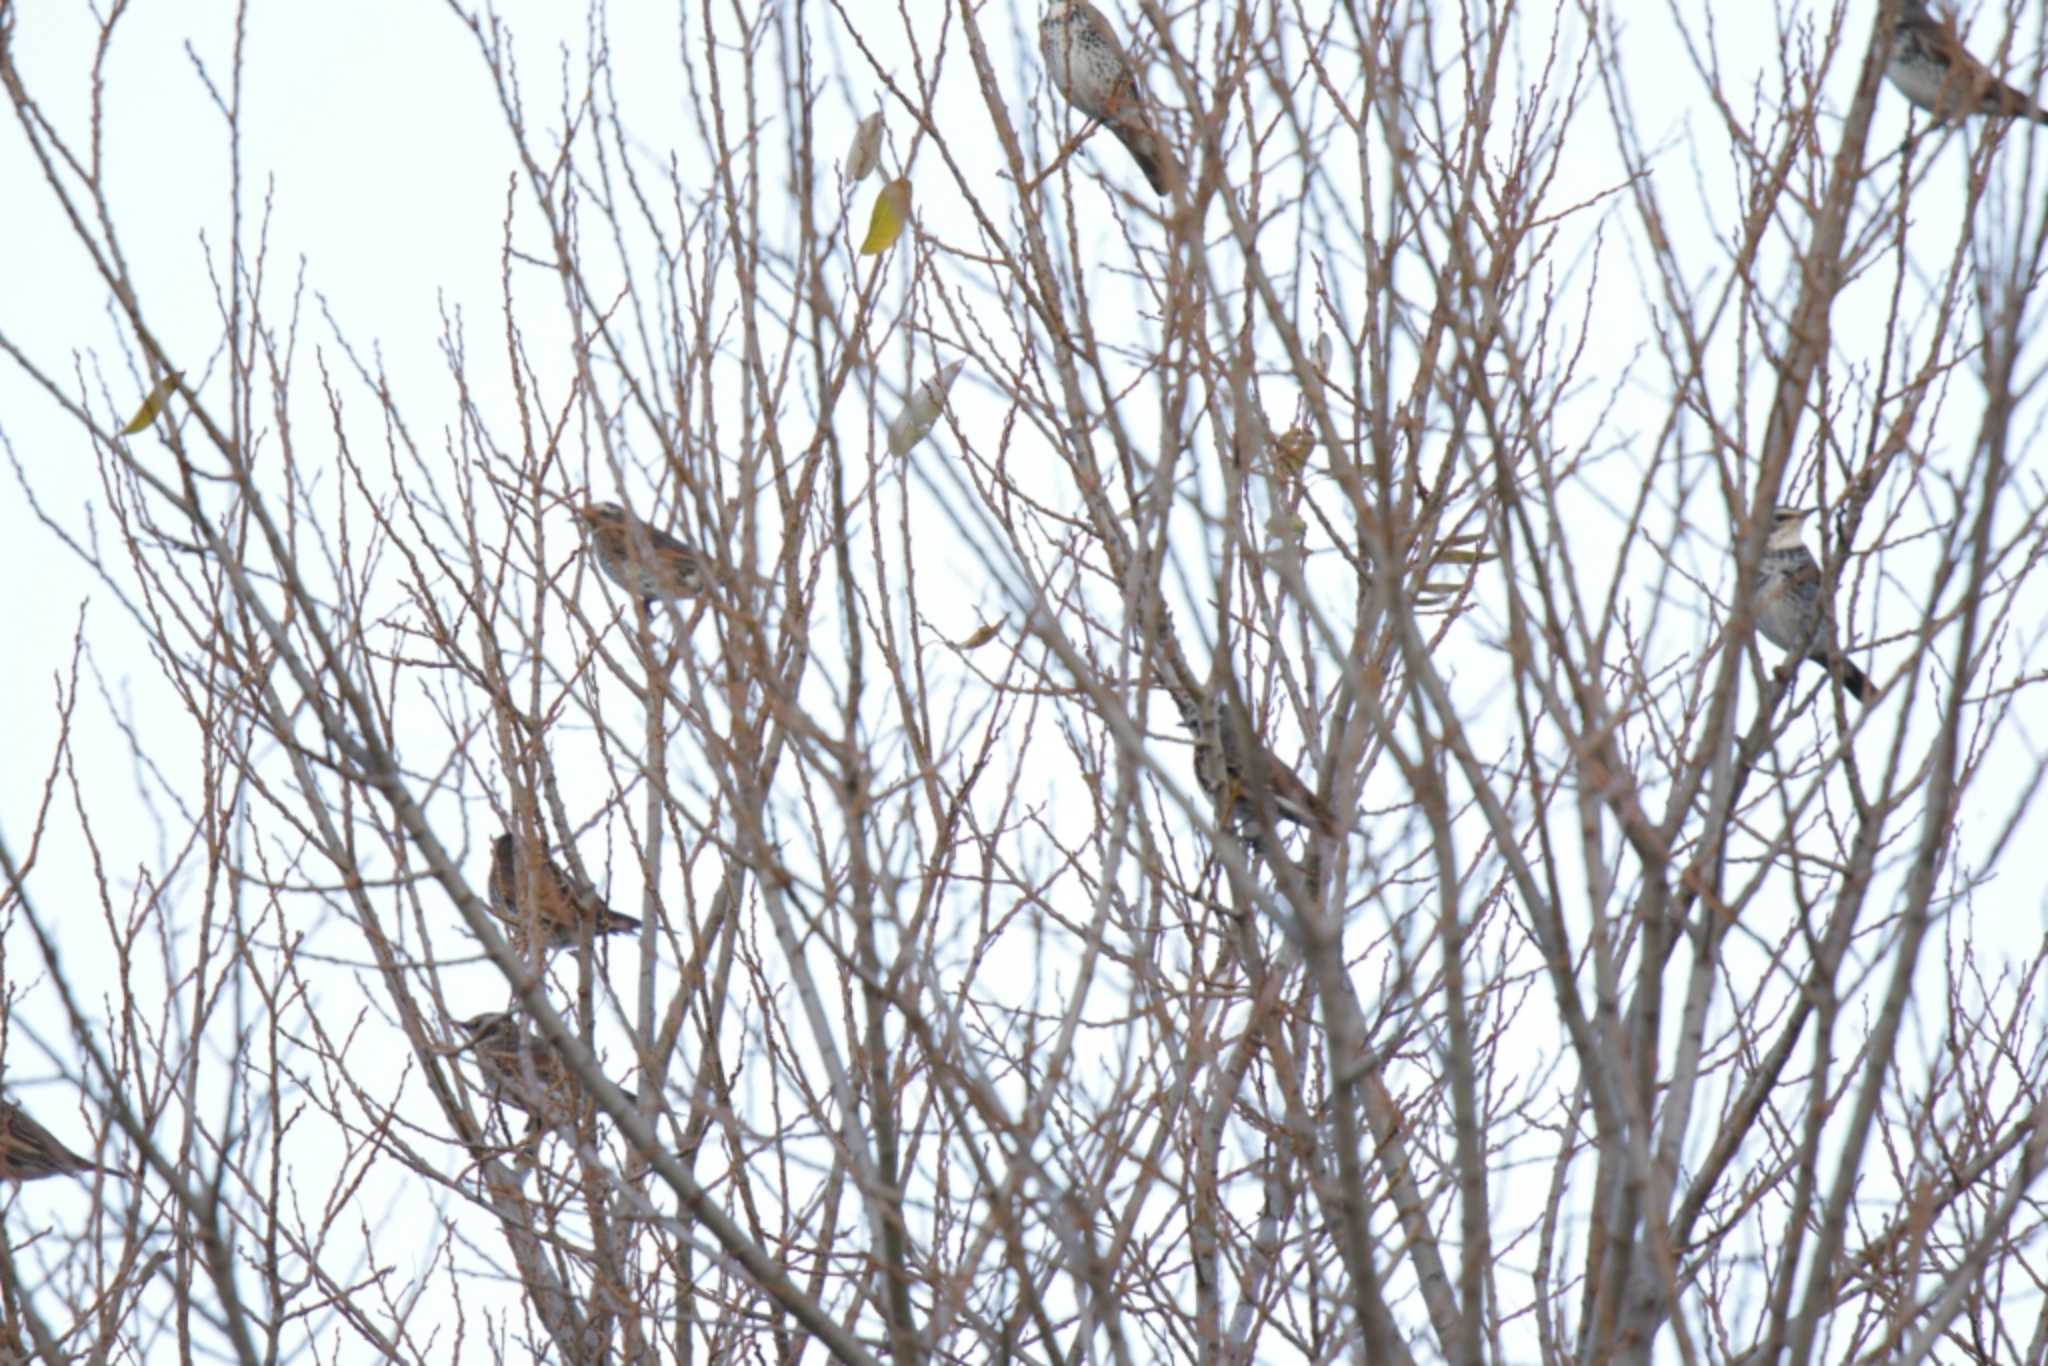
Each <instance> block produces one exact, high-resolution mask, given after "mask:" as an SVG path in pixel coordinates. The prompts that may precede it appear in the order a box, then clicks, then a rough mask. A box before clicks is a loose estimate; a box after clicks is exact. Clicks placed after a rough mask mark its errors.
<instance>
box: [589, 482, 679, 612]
mask: <svg viewBox="0 0 2048 1366" xmlns="http://www.w3.org/2000/svg"><path fill="white" fill-rule="evenodd" d="M576 515H577V517H578V518H580V519H581V520H582V522H583V534H584V537H585V539H586V540H588V541H589V543H590V548H591V550H593V551H594V552H596V554H597V564H598V568H600V569H602V570H604V572H605V574H606V576H607V577H609V578H610V579H611V580H612V582H614V583H616V584H619V585H620V586H621V587H623V588H624V589H625V590H626V591H627V592H629V593H631V594H633V596H635V597H637V598H639V599H640V602H641V605H642V606H645V607H652V606H653V605H654V600H655V599H656V598H689V597H695V596H696V595H697V594H699V593H701V592H703V591H704V584H705V572H704V557H703V556H701V555H699V554H698V553H697V552H696V551H694V550H692V549H690V547H688V546H686V545H684V544H683V543H682V542H681V541H679V540H677V539H676V538H675V537H673V536H671V535H669V534H668V533H667V532H666V531H658V530H656V529H655V528H654V527H651V526H648V525H647V524H646V523H645V522H642V521H641V520H640V519H638V518H637V517H634V516H633V515H632V514H631V513H629V512H627V511H626V510H625V509H624V508H622V507H620V506H619V505H618V504H617V503H592V504H591V505H589V506H588V507H584V508H580V509H578V510H577V513H576Z"/></svg>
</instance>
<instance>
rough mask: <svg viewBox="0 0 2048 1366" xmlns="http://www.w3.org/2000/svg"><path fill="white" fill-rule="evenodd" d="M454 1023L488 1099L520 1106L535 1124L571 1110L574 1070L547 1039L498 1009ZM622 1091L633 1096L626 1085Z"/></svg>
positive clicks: (557, 1118) (567, 1115)
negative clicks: (466, 1039) (465, 1039)
mask: <svg viewBox="0 0 2048 1366" xmlns="http://www.w3.org/2000/svg"><path fill="white" fill-rule="evenodd" d="M456 1023H458V1024H459V1025H461V1027H462V1030H463V1032H464V1033H466V1034H468V1035H469V1043H468V1044H467V1045H466V1047H467V1048H468V1051H470V1052H471V1053H474V1054H475V1055H476V1061H477V1069H478V1070H479V1071H480V1072H482V1073H483V1077H484V1084H485V1086H486V1087H487V1088H489V1090H490V1093H491V1098H492V1099H493V1100H496V1101H498V1102H499V1103H501V1104H508V1105H512V1106H515V1107H517V1108H518V1109H521V1110H524V1111H525V1112H526V1114H527V1117H528V1118H530V1119H531V1120H532V1121H533V1123H534V1126H535V1127H536V1128H538V1127H540V1126H542V1125H549V1124H559V1123H562V1122H563V1121H565V1120H567V1119H568V1118H570V1117H571V1116H572V1115H573V1114H574V1113H575V1101H576V1093H577V1091H578V1090H579V1089H580V1088H579V1087H578V1085H577V1081H576V1075H575V1073H573V1072H571V1071H570V1070H569V1066H568V1064H567V1063H565V1062H563V1061H562V1057H561V1055H560V1054H559V1053H557V1052H555V1050H554V1049H553V1048H550V1047H549V1046H548V1041H547V1040H546V1039H543V1038H541V1037H540V1036H539V1035H537V1034H530V1033H528V1032H527V1031H526V1030H525V1029H524V1028H522V1027H521V1025H520V1023H519V1021H518V1020H516V1019H514V1018H513V1017H512V1016H511V1015H509V1014H507V1013H506V1012H504V1011H502V1010H499V1011H492V1012H490V1013H488V1014H484V1015H477V1016H474V1017H472V1018H470V1019H467V1020H458V1021H457V1022H456ZM626 1095H627V1099H629V1100H632V1099H635V1097H634V1096H633V1094H632V1092H630V1091H629V1092H627V1093H626Z"/></svg>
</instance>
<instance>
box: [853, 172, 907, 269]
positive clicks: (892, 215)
mask: <svg viewBox="0 0 2048 1366" xmlns="http://www.w3.org/2000/svg"><path fill="white" fill-rule="evenodd" d="M909 221H910V179H909V177H907V176H898V177H896V179H894V180H892V181H890V182H889V183H888V184H887V185H884V186H883V187H882V192H881V193H880V194H878V195H876V196H875V209H874V212H873V213H871V214H869V215H868V235H867V236H866V237H864V238H862V239H861V244H860V251H861V255H863V256H878V255H880V254H881V253H882V252H885V251H887V250H888V249H889V248H890V247H893V246H895V245H896V239H897V238H899V237H901V236H902V235H903V225H904V224H906V223H908V222H909Z"/></svg>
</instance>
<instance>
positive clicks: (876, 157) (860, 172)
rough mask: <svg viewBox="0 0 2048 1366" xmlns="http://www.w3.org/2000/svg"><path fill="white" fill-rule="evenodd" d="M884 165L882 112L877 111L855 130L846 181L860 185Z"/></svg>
mask: <svg viewBox="0 0 2048 1366" xmlns="http://www.w3.org/2000/svg"><path fill="white" fill-rule="evenodd" d="M881 164H882V111H881V110H879V109H878V110H876V111H875V112H874V113H872V114H870V115H868V116H867V117H866V118H864V119H862V120H861V121H860V127H858V128H856V129H854V130H853V146H852V147H850V148H848V149H847V152H846V180H847V183H848V184H850V185H858V184H859V183H860V182H861V181H863V180H866V179H867V178H868V177H869V176H871V175H873V174H874V172H875V167H877V166H879V165H881Z"/></svg>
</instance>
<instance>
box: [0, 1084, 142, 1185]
mask: <svg viewBox="0 0 2048 1366" xmlns="http://www.w3.org/2000/svg"><path fill="white" fill-rule="evenodd" d="M86 1172H100V1173H103V1174H104V1175H107V1176H122V1175H124V1173H121V1172H117V1171H115V1170H114V1169H113V1168H112V1167H102V1166H100V1165H99V1164H98V1163H97V1162H93V1161H91V1160H89V1159H87V1158H83V1157H80V1156H79V1155H78V1154H77V1153H74V1152H72V1151H71V1150H70V1149H69V1148H67V1147H65V1146H64V1145H63V1144H62V1143H59V1142H58V1141H57V1140H56V1139H55V1138H53V1137H51V1136H50V1131H49V1130H48V1129H45V1128H44V1127H43V1126H42V1125H40V1124H38V1123H36V1122H35V1121H34V1120H32V1119H30V1118H29V1117H28V1116H27V1115H26V1114H24V1113H22V1109H21V1107H20V1106H18V1105H16V1104H15V1103H14V1102H13V1101H11V1100H0V1181H40V1180H42V1179H43V1178H44V1177H46V1176H70V1175H82V1174H84V1173H86Z"/></svg>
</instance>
